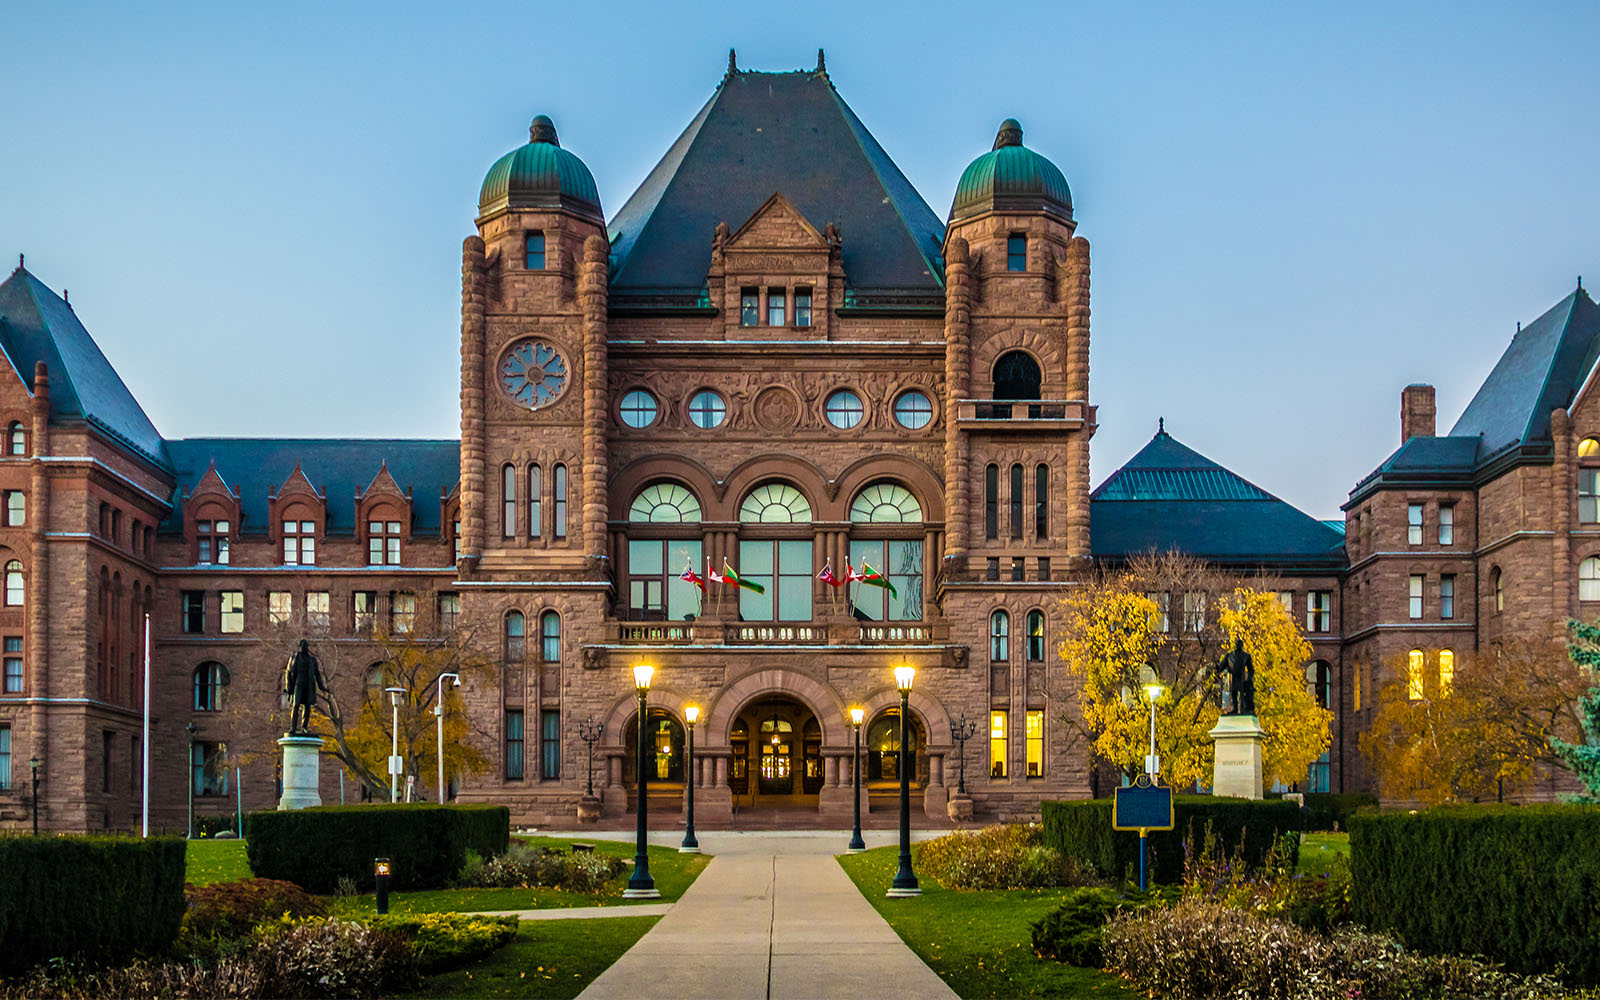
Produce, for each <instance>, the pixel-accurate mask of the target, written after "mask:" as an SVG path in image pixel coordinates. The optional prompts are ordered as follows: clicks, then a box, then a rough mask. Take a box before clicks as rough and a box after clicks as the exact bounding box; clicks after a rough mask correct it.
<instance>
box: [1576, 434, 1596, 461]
mask: <svg viewBox="0 0 1600 1000" xmlns="http://www.w3.org/2000/svg"><path fill="white" fill-rule="evenodd" d="M1596 455H1600V439H1595V438H1584V439H1583V440H1582V441H1579V442H1578V457H1579V458H1594V457H1595V456H1596Z"/></svg>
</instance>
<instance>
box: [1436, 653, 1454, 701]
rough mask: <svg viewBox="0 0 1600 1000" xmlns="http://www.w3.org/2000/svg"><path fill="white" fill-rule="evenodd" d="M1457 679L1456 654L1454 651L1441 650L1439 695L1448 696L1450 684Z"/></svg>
mask: <svg viewBox="0 0 1600 1000" xmlns="http://www.w3.org/2000/svg"><path fill="white" fill-rule="evenodd" d="M1455 679H1456V654H1455V651H1454V650H1450V649H1441V650H1439V693H1440V694H1448V693H1449V692H1450V683H1451V682H1452V681H1454V680H1455Z"/></svg>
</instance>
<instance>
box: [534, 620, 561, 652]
mask: <svg viewBox="0 0 1600 1000" xmlns="http://www.w3.org/2000/svg"><path fill="white" fill-rule="evenodd" d="M539 659H540V660H542V661H544V662H545V663H560V662H561V616H560V615H558V614H556V613H555V612H554V611H546V612H545V613H544V614H542V615H540V616H539Z"/></svg>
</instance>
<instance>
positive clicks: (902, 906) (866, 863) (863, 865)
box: [838, 846, 1142, 1000]
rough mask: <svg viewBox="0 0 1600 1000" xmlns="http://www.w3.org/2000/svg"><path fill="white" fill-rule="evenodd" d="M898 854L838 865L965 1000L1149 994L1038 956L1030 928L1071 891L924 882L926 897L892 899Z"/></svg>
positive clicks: (891, 850)
mask: <svg viewBox="0 0 1600 1000" xmlns="http://www.w3.org/2000/svg"><path fill="white" fill-rule="evenodd" d="M899 856H900V852H899V848H898V847H894V846H890V847H879V848H876V849H875V850H871V851H868V852H866V853H865V854H847V855H843V856H841V857H840V858H839V859H838V860H839V864H840V866H841V867H843V868H844V870H845V872H846V873H847V874H848V875H849V876H850V877H851V878H852V879H853V880H854V881H855V883H856V887H857V888H858V889H860V890H861V894H862V895H863V896H865V897H866V898H867V901H868V902H869V903H871V904H872V905H873V906H875V907H877V910H878V912H879V913H881V914H882V915H883V918H884V919H885V920H887V921H888V922H889V926H891V927H893V928H894V929H895V933H897V934H899V935H900V937H901V938H902V939H903V940H904V941H905V943H906V944H907V945H909V946H910V947H911V950H912V951H914V952H916V953H917V957H918V958H920V959H922V960H923V961H924V962H927V963H928V967H929V968H931V969H932V970H933V971H934V972H936V973H938V974H939V977H940V978H941V979H943V980H944V981H945V982H947V983H949V984H950V988H951V989H953V990H955V991H956V993H957V994H959V995H960V996H961V997H963V998H964V1000H977V998H980V997H1125V998H1136V997H1140V996H1141V995H1142V994H1139V993H1137V992H1135V991H1133V990H1132V989H1130V988H1128V987H1127V986H1125V985H1124V984H1123V982H1122V980H1121V979H1119V978H1117V977H1116V976H1113V975H1111V974H1109V973H1105V972H1100V971H1099V970H1096V969H1080V968H1077V967H1075V966H1071V965H1064V964H1062V963H1060V962H1052V961H1047V960H1045V959H1041V958H1038V957H1036V956H1035V955H1034V954H1033V945H1032V939H1031V937H1030V935H1029V931H1028V925H1029V924H1030V923H1032V922H1033V921H1035V920H1038V919H1039V918H1040V917H1042V916H1044V914H1046V913H1048V912H1049V911H1051V910H1053V909H1055V908H1056V906H1057V905H1058V904H1059V902H1060V899H1061V895H1062V893H1063V891H1064V890H1061V889H1016V890H1011V891H999V892H957V891H954V890H951V889H945V888H943V887H942V886H940V885H939V884H938V883H937V882H935V881H934V880H933V879H930V878H924V879H922V895H921V896H920V897H918V898H916V899H887V898H885V897H884V893H885V892H886V891H887V890H888V888H889V883H890V881H892V880H893V878H894V873H895V870H896V868H897V867H898V863H899Z"/></svg>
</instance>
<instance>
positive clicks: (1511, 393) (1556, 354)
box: [1450, 288, 1600, 461]
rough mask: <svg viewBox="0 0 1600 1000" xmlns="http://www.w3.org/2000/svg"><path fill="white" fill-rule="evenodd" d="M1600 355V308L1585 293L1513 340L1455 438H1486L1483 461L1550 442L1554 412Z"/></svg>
mask: <svg viewBox="0 0 1600 1000" xmlns="http://www.w3.org/2000/svg"><path fill="white" fill-rule="evenodd" d="M1597 356H1600V307H1597V306H1596V305H1595V304H1594V302H1593V301H1592V300H1591V299H1590V298H1589V295H1588V293H1587V292H1585V291H1584V290H1583V289H1581V288H1579V289H1577V290H1576V291H1574V292H1573V293H1572V294H1571V295H1568V296H1567V297H1566V298H1564V299H1562V300H1561V301H1560V302H1558V303H1556V304H1555V305H1554V306H1553V307H1551V309H1550V310H1549V311H1548V312H1546V313H1545V314H1544V315H1543V316H1540V317H1539V318H1538V319H1536V320H1534V321H1533V322H1532V323H1529V324H1528V325H1527V326H1525V327H1523V328H1522V329H1521V330H1520V331H1518V332H1517V335H1516V336H1515V337H1513V338H1512V340H1511V346H1509V347H1507V348H1506V351H1505V353H1504V354H1502V355H1501V356H1500V360H1499V362H1497V363H1496V364H1495V366H1494V370H1493V371H1491V372H1490V373H1489V377H1488V378H1487V379H1485V380H1484V382H1483V385H1482V386H1481V387H1480V388H1479V389H1478V394H1477V395H1476V396H1473V397H1472V402H1470V403H1468V404H1467V408H1466V409H1465V410H1464V411H1462V414H1461V419H1460V420H1457V421H1456V425H1455V427H1454V428H1452V429H1451V431H1450V436H1451V437H1476V438H1481V441H1482V443H1481V445H1480V446H1479V449H1478V459H1479V460H1480V461H1481V460H1483V459H1485V458H1488V457H1490V456H1492V455H1494V454H1495V453H1497V452H1500V451H1502V450H1504V449H1506V448H1509V447H1511V446H1513V445H1519V444H1526V443H1528V442H1530V441H1548V440H1549V439H1550V411H1551V410H1553V409H1555V408H1556V407H1558V406H1567V405H1568V404H1570V403H1571V402H1572V400H1573V397H1574V396H1576V395H1577V393H1578V390H1579V389H1580V388H1581V387H1582V384H1583V379H1584V376H1585V375H1587V374H1588V373H1589V369H1590V368H1591V367H1593V366H1594V363H1595V359H1596V357H1597Z"/></svg>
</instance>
